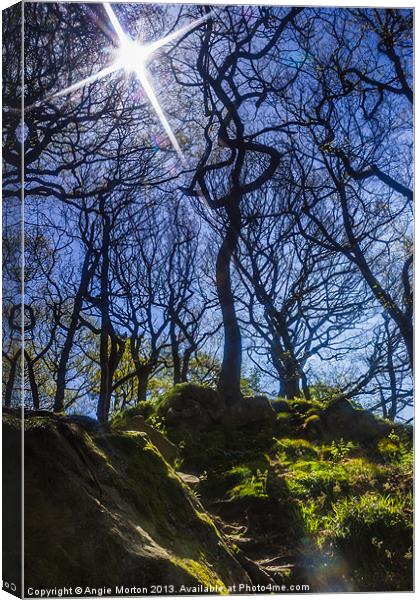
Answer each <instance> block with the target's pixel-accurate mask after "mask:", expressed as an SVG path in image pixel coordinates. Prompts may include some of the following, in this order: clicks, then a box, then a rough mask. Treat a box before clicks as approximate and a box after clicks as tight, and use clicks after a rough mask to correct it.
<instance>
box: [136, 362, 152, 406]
mask: <svg viewBox="0 0 420 600" xmlns="http://www.w3.org/2000/svg"><path fill="white" fill-rule="evenodd" d="M151 372H152V369H151V366H150V365H145V366H143V367H140V369H139V370H138V371H137V379H138V384H137V402H145V401H146V400H147V388H148V385H149V377H150V373H151Z"/></svg>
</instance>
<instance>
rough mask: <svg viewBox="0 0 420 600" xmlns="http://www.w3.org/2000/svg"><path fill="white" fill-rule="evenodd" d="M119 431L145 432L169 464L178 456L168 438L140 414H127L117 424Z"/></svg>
mask: <svg viewBox="0 0 420 600" xmlns="http://www.w3.org/2000/svg"><path fill="white" fill-rule="evenodd" d="M118 429H119V430H120V431H138V432H143V433H146V434H147V436H148V437H149V439H150V441H151V442H152V444H154V445H155V446H156V448H157V449H158V450H159V452H160V453H161V454H162V456H163V457H164V459H165V460H167V461H168V462H169V463H170V464H173V463H174V462H175V459H177V458H178V457H179V453H178V448H177V446H175V444H173V443H172V442H170V441H169V440H168V438H167V437H165V436H164V435H163V433H161V432H160V431H158V430H157V429H155V428H154V427H151V426H150V425H148V424H147V423H146V421H145V419H144V417H143V416H142V415H134V416H133V417H130V416H128V417H127V418H126V419H124V420H123V421H122V422H121V423H120V424H119V425H118Z"/></svg>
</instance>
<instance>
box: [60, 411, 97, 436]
mask: <svg viewBox="0 0 420 600" xmlns="http://www.w3.org/2000/svg"><path fill="white" fill-rule="evenodd" d="M62 421H63V422H64V423H70V424H71V423H75V424H76V425H79V426H80V427H82V428H83V429H84V430H85V431H87V432H88V433H93V432H97V431H99V430H101V429H106V428H104V426H103V425H100V423H99V421H97V420H96V419H92V417H86V416H85V415H68V416H64V417H62Z"/></svg>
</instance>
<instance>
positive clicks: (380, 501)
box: [324, 492, 413, 591]
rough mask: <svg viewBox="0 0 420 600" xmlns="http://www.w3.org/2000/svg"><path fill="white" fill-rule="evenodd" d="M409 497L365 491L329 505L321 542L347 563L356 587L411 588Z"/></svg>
mask: <svg viewBox="0 0 420 600" xmlns="http://www.w3.org/2000/svg"><path fill="white" fill-rule="evenodd" d="M411 515H412V499H411V497H410V496H406V497H404V498H403V497H398V496H394V497H390V496H385V495H381V494H378V493H374V492H371V493H367V494H364V495H362V496H361V497H359V498H344V499H341V500H339V501H337V502H336V503H335V504H334V505H333V512H332V515H331V516H329V517H328V518H327V519H325V521H324V527H325V531H324V538H325V541H324V543H329V544H330V546H331V547H332V548H333V549H335V550H336V551H338V552H339V553H340V554H341V555H342V556H343V557H344V558H345V560H346V561H347V562H348V564H349V565H350V566H351V569H352V570H353V572H354V575H353V577H354V579H355V580H357V582H358V588H359V589H360V591H381V590H394V591H398V590H401V591H408V590H410V589H412V577H411V568H410V563H411V553H412V543H413V540H412V524H411Z"/></svg>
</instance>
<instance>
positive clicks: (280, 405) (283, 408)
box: [271, 398, 291, 413]
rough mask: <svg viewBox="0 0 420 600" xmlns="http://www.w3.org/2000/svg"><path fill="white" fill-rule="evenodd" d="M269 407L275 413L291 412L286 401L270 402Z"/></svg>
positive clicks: (279, 399)
mask: <svg viewBox="0 0 420 600" xmlns="http://www.w3.org/2000/svg"><path fill="white" fill-rule="evenodd" d="M271 406H272V407H273V408H274V410H275V411H276V413H290V412H291V409H290V404H289V402H287V400H282V399H281V398H278V399H277V400H272V401H271Z"/></svg>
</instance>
